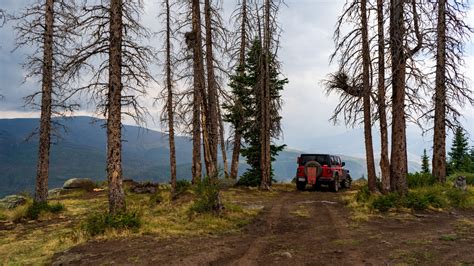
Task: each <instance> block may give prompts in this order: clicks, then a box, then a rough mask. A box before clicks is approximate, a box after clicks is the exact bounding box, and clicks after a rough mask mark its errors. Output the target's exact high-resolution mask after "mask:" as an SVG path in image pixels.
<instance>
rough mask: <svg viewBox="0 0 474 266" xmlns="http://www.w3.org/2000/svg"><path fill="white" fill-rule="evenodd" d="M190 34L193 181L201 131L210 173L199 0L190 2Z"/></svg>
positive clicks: (198, 173)
mask: <svg viewBox="0 0 474 266" xmlns="http://www.w3.org/2000/svg"><path fill="white" fill-rule="evenodd" d="M192 28H193V31H192V34H193V69H194V70H193V71H194V74H193V76H194V77H193V78H194V103H193V104H194V111H193V115H194V117H193V181H194V183H195V182H197V181H199V180H200V179H201V175H202V170H201V147H200V145H201V129H202V137H203V138H202V141H203V143H202V144H203V147H204V162H205V164H206V172H207V173H208V174H209V173H210V172H211V169H210V168H209V167H210V164H211V162H210V161H211V160H210V156H209V155H210V150H209V136H208V132H207V127H206V124H207V122H206V121H207V120H206V119H207V118H206V114H207V113H208V110H207V97H206V88H205V78H204V63H203V56H202V36H201V8H200V3H199V0H193V1H192Z"/></svg>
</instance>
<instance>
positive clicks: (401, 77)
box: [390, 0, 408, 194]
mask: <svg viewBox="0 0 474 266" xmlns="http://www.w3.org/2000/svg"><path fill="white" fill-rule="evenodd" d="M404 2H405V0H391V1H390V53H391V58H392V91H393V94H392V110H394V112H392V149H391V156H390V157H391V158H390V160H391V164H390V177H391V184H390V185H391V186H390V187H391V189H392V190H394V191H397V192H399V193H402V194H406V193H407V191H408V187H407V182H406V178H407V171H408V162H407V150H406V145H407V144H406V120H405V74H406V55H405V51H404V49H405V47H404V36H405V26H404V15H403V12H404V10H403V3H404Z"/></svg>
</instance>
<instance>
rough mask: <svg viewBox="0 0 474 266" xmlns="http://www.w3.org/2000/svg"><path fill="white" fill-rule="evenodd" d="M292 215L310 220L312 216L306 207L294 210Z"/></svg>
mask: <svg viewBox="0 0 474 266" xmlns="http://www.w3.org/2000/svg"><path fill="white" fill-rule="evenodd" d="M290 213H291V214H293V215H295V216H297V217H301V218H309V217H310V216H311V215H310V214H309V210H308V208H306V207H305V206H299V207H298V208H297V209H296V210H293V211H292V212H290Z"/></svg>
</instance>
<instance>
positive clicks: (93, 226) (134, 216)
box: [81, 211, 142, 236]
mask: <svg viewBox="0 0 474 266" xmlns="http://www.w3.org/2000/svg"><path fill="white" fill-rule="evenodd" d="M141 224H142V222H141V219H140V215H139V214H138V212H136V211H129V212H122V213H117V214H111V213H108V212H107V213H94V214H91V215H90V216H89V217H87V219H86V220H85V221H84V223H83V224H82V225H81V228H82V229H83V230H84V231H85V232H86V233H87V234H88V235H90V236H96V235H101V234H104V233H105V232H106V231H107V230H119V231H120V230H132V231H138V228H140V225H141Z"/></svg>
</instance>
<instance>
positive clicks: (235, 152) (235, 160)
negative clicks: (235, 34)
mask: <svg viewBox="0 0 474 266" xmlns="http://www.w3.org/2000/svg"><path fill="white" fill-rule="evenodd" d="M246 25H247V0H242V21H241V25H240V50H239V67H240V74H243V73H244V72H245V69H244V66H245V53H246V47H247V31H246ZM235 105H236V106H237V107H239V106H241V105H242V104H241V103H240V101H239V100H238V99H235ZM240 126H241V125H236V127H235V129H234V147H233V149H232V163H231V166H230V177H231V178H233V179H237V176H238V174H239V173H238V172H239V157H240V147H241V142H242V132H241V129H240Z"/></svg>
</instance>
